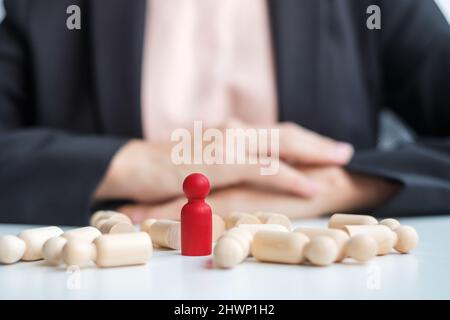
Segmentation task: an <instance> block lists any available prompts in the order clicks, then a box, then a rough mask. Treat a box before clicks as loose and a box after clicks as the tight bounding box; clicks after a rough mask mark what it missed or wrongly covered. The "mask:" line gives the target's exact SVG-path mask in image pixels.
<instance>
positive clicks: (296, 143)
mask: <svg viewBox="0 0 450 320" xmlns="http://www.w3.org/2000/svg"><path fill="white" fill-rule="evenodd" d="M280 134H281V137H280V156H281V157H283V158H287V159H289V161H296V162H300V163H305V164H318V165H330V164H336V165H344V164H346V163H348V162H349V161H350V159H351V158H352V156H353V152H354V151H353V147H352V145H350V144H348V143H345V142H338V141H334V140H333V139H330V138H327V137H324V136H321V135H319V134H317V133H315V132H312V131H310V130H307V129H304V128H302V127H300V126H297V125H292V124H290V125H284V126H283V127H281V133H280Z"/></svg>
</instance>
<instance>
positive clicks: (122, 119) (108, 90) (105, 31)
mask: <svg viewBox="0 0 450 320" xmlns="http://www.w3.org/2000/svg"><path fill="white" fill-rule="evenodd" d="M89 3H90V5H91V8H90V9H91V10H90V17H89V22H90V24H89V26H90V28H91V31H92V34H91V39H90V40H91V47H92V52H93V57H92V58H93V60H92V69H93V75H94V92H95V95H96V98H97V103H98V108H99V113H100V121H101V125H102V128H103V131H104V132H107V133H110V134H115V135H118V136H127V137H128V136H129V137H141V136H142V124H141V112H140V107H141V103H140V102H141V99H140V92H141V88H140V86H141V64H142V49H143V34H144V24H145V5H146V1H145V0H133V1H123V0H108V1H100V0H95V1H90V2H89Z"/></svg>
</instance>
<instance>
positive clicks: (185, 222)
mask: <svg viewBox="0 0 450 320" xmlns="http://www.w3.org/2000/svg"><path fill="white" fill-rule="evenodd" d="M209 190H210V186H209V180H208V178H207V177H206V176H204V175H203V174H200V173H193V174H190V175H189V176H187V177H186V179H184V182H183V192H184V194H185V195H186V197H187V198H188V203H186V204H185V205H184V206H183V209H181V254H182V255H183V256H207V255H210V254H211V251H212V211H211V207H210V206H209V205H208V204H207V203H206V202H205V198H206V196H207V195H208V194H209Z"/></svg>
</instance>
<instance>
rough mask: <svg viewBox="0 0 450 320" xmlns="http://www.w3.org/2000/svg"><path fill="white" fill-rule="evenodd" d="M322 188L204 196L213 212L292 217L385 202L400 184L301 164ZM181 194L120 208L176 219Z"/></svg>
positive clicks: (137, 216) (138, 217)
mask: <svg viewBox="0 0 450 320" xmlns="http://www.w3.org/2000/svg"><path fill="white" fill-rule="evenodd" d="M303 172H304V173H305V174H306V175H307V176H308V177H310V178H311V179H314V180H315V181H316V182H317V183H318V185H319V186H320V190H321V192H320V193H319V194H317V195H316V196H314V197H312V198H309V199H305V198H301V197H298V196H295V195H290V194H285V193H280V192H271V191H267V190H261V189H256V188H253V187H250V186H248V185H247V186H246V185H243V186H238V187H233V188H228V189H225V190H219V191H217V192H214V193H213V194H211V195H210V196H209V197H208V198H207V202H208V203H209V204H210V205H211V207H212V208H213V212H214V213H215V214H219V215H222V216H224V215H227V214H228V213H229V212H231V211H234V210H236V211H244V212H255V211H271V212H279V213H283V214H286V215H288V216H289V217H291V218H306V217H315V216H320V215H323V214H326V213H333V212H346V211H353V210H371V209H373V208H375V207H377V206H379V205H381V204H382V203H384V202H386V201H387V200H388V199H389V198H390V197H392V196H393V195H395V193H396V192H397V191H398V189H399V188H400V187H399V185H397V184H396V183H393V182H389V181H387V180H384V179H381V178H375V177H369V176H364V175H358V174H352V173H348V172H347V171H345V170H344V169H342V168H339V167H314V168H303ZM186 201H187V200H186V199H185V198H184V197H181V198H178V199H175V200H172V201H169V202H166V203H162V204H156V205H155V204H130V205H126V206H123V207H121V208H119V211H121V212H123V213H125V214H127V215H129V216H130V217H131V218H132V219H133V221H135V222H140V221H142V220H144V219H146V218H166V219H179V217H180V211H181V208H182V206H183V205H184V204H185V203H186Z"/></svg>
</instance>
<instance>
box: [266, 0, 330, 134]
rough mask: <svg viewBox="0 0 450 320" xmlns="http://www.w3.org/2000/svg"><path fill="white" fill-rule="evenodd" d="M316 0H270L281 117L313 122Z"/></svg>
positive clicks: (316, 31)
mask: <svg viewBox="0 0 450 320" xmlns="http://www.w3.org/2000/svg"><path fill="white" fill-rule="evenodd" d="M321 3H322V1H319V0H301V1H299V0H269V8H270V13H271V24H272V38H273V46H274V55H275V66H276V76H277V86H278V105H279V118H280V120H288V121H294V122H297V123H299V124H301V125H303V126H305V127H311V126H313V125H314V123H316V110H315V108H316V106H317V99H318V89H317V88H319V85H318V82H319V80H320V79H319V71H320V70H318V68H319V67H318V65H319V64H318V55H319V32H320V31H319V23H320V21H319V20H320V19H319V18H320V5H321Z"/></svg>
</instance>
